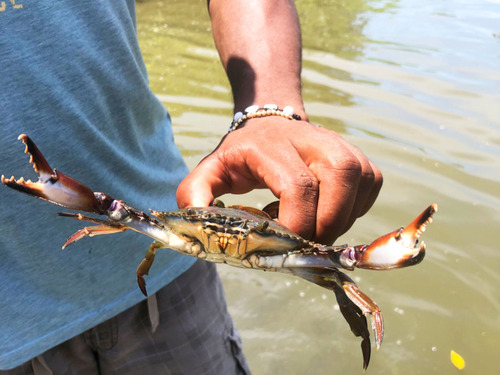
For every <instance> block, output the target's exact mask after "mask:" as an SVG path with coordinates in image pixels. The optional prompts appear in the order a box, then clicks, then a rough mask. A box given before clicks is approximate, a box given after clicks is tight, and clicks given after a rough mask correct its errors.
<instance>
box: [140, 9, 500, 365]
mask: <svg viewBox="0 0 500 375" xmlns="http://www.w3.org/2000/svg"><path fill="white" fill-rule="evenodd" d="M137 7H138V29H139V34H140V39H141V44H142V48H143V52H144V55H145V59H146V63H147V65H148V69H149V71H150V79H151V86H152V88H153V90H154V91H155V92H156V93H157V94H158V96H159V97H160V98H161V100H162V101H163V102H164V103H165V105H166V106H167V107H168V108H169V109H170V112H171V114H172V118H173V123H174V131H175V135H176V141H177V143H178V145H179V147H180V148H181V150H182V152H183V154H184V156H185V158H186V161H187V162H188V164H189V165H190V166H191V167H194V166H195V165H196V163H197V162H198V161H199V160H200V159H201V158H202V157H203V156H204V155H205V154H207V153H209V152H210V151H211V150H212V149H213V148H214V147H215V146H216V145H217V143H218V142H219V140H220V138H221V137H222V135H223V134H224V132H225V131H226V129H227V126H228V124H229V122H230V119H231V116H232V104H231V95H230V91H229V87H228V84H227V81H226V78H225V75H224V72H223V70H222V67H221V65H220V63H219V61H218V59H217V53H216V51H215V50H214V47H213V42H212V40H211V32H210V22H209V19H208V15H207V12H206V2H205V1H202V0H182V1H157V0H149V1H144V2H138V4H137ZM297 7H298V10H299V13H300V15H301V20H302V29H303V43H304V71H303V80H304V98H305V104H306V110H307V111H308V114H309V116H310V118H311V120H312V121H313V122H316V123H318V124H320V125H322V126H324V127H327V128H330V129H332V130H335V131H337V132H339V133H340V134H342V136H343V137H345V138H346V139H347V140H349V141H350V142H351V143H353V144H355V145H356V146H358V147H359V148H360V149H361V150H362V151H363V152H364V153H365V154H366V155H368V156H369V157H370V158H371V159H372V160H373V161H375V163H376V164H377V165H378V166H379V168H380V169H381V170H382V172H383V174H384V187H383V189H382V191H381V193H380V196H379V198H378V200H377V202H376V203H375V205H374V207H373V208H372V210H371V211H370V212H369V213H368V214H367V215H365V217H363V218H361V219H360V220H358V221H357V222H356V224H355V225H354V227H353V228H352V229H351V230H350V231H349V232H348V233H347V234H346V235H344V236H343V237H342V238H341V239H339V241H338V243H346V242H347V243H351V244H359V243H366V242H369V241H371V240H372V239H374V238H376V237H378V236H379V235H381V234H383V233H386V232H388V231H391V230H393V229H395V228H397V227H399V226H400V225H405V224H407V223H408V222H409V221H410V220H411V219H412V218H413V217H414V216H416V215H417V214H418V213H419V212H420V211H421V210H423V209H424V208H425V207H426V206H427V205H428V204H430V203H432V202H437V203H438V204H439V212H438V213H437V215H436V217H435V220H434V223H433V224H432V225H431V226H430V227H429V228H428V229H427V231H426V233H425V234H424V240H425V242H426V243H427V248H428V251H427V256H426V259H425V260H424V262H423V263H422V264H420V265H418V266H417V267H413V268H408V269H403V270H396V271H390V272H370V271H364V270H356V271H355V272H353V273H350V275H351V276H352V277H353V278H354V279H355V280H356V282H357V283H358V285H359V286H360V288H361V289H363V290H364V291H366V292H367V293H368V294H369V295H370V296H371V297H372V298H373V299H374V300H376V301H377V303H378V304H379V306H380V307H381V309H382V311H383V314H384V318H385V325H386V334H385V337H384V342H383V345H382V349H381V350H380V351H379V352H375V351H374V352H373V353H372V362H371V364H370V367H369V369H368V371H369V374H437V373H439V374H454V373H456V371H458V370H457V369H456V368H455V367H454V366H453V365H452V363H451V361H450V350H452V349H453V350H455V351H456V352H458V353H459V354H461V355H462V356H463V358H464V359H465V361H466V367H465V369H464V370H463V373H469V374H479V373H481V374H500V358H499V356H498V343H499V342H500V328H499V327H500V298H499V297H500V293H499V291H498V290H499V287H500V276H499V274H498V270H499V269H500V250H499V249H498V245H497V243H496V242H497V241H498V238H497V236H496V235H497V234H498V231H499V230H500V225H499V223H500V210H499V209H500V183H499V182H500V68H499V67H500V2H499V1H498V0H490V1H487V0H481V1H466V0H463V1H460V0H446V1H432V2H430V1H428V2H422V1H417V0H401V1H362V0H352V1H339V2H333V1H331V0H328V1H326V0H299V1H297ZM272 199H273V197H272V195H271V194H269V193H268V192H265V191H257V192H253V193H251V194H249V195H247V196H238V197H225V200H226V201H228V202H238V203H244V204H249V205H254V206H260V207H261V206H262V205H264V204H266V203H268V202H269V201H271V200H272ZM219 270H220V272H221V275H222V278H223V281H224V284H225V288H226V293H227V298H228V304H229V307H230V310H231V312H232V314H233V316H234V319H235V321H236V324H237V326H238V328H239V330H240V332H241V334H242V337H243V341H244V349H245V352H246V355H247V358H248V360H249V363H250V366H251V368H252V371H253V372H254V374H271V373H274V374H306V373H307V374H346V373H348V374H351V373H354V374H356V373H361V371H362V360H361V350H360V348H359V340H358V339H357V338H354V337H353V336H352V334H351V332H350V331H349V328H348V326H347V324H346V323H345V321H344V320H343V318H342V317H341V315H340V312H339V311H338V307H337V305H336V301H335V297H334V296H333V294H331V293H328V292H327V291H325V290H323V289H321V288H319V287H316V286H314V285H312V284H308V283H306V282H303V281H301V280H298V279H295V278H293V277H287V276H286V275H275V274H268V273H263V272H251V271H245V270H238V269H235V268H232V267H228V266H221V267H220V268H219Z"/></svg>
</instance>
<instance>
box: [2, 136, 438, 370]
mask: <svg viewBox="0 0 500 375" xmlns="http://www.w3.org/2000/svg"><path fill="white" fill-rule="evenodd" d="M19 139H20V140H22V141H23V142H24V144H25V145H26V149H25V152H26V153H28V154H30V155H31V159H30V162H31V163H33V167H34V169H35V171H36V172H37V173H39V180H38V181H37V182H31V181H25V180H24V178H22V177H21V178H20V179H18V180H16V179H15V178H14V177H11V178H10V179H7V178H5V177H4V176H2V178H1V180H2V183H3V184H5V185H6V186H8V187H10V188H13V189H15V190H18V191H21V192H24V193H27V194H29V195H32V196H34V197H37V198H40V199H44V200H46V201H49V202H52V203H55V204H58V205H61V206H64V207H67V208H70V209H74V210H81V211H86V212H92V213H95V214H99V215H104V216H107V220H103V219H99V218H96V217H90V216H86V215H82V214H80V213H78V214H74V213H62V214H59V215H61V216H66V217H73V218H76V219H78V220H83V221H87V222H91V223H94V224H96V225H94V226H90V227H85V228H83V229H81V230H79V231H78V232H76V233H75V234H73V235H72V236H71V237H69V239H68V240H67V241H66V242H65V243H64V245H63V248H64V247H65V246H67V245H69V244H72V243H74V242H75V241H78V240H80V239H82V238H83V237H85V236H90V237H93V236H97V235H105V234H110V233H119V232H123V231H125V230H128V229H132V230H134V231H137V232H139V233H142V234H145V235H147V236H149V237H151V238H153V239H154V242H153V243H152V244H151V246H150V247H149V249H148V250H147V252H146V255H145V257H144V259H143V260H142V262H141V263H140V264H139V267H138V268H137V272H136V273H137V281H138V284H139V288H140V290H141V291H142V293H144V295H147V292H146V282H145V279H144V276H145V275H147V274H148V272H149V270H150V268H151V265H152V263H153V261H154V257H155V254H156V251H157V250H158V249H161V248H169V249H172V250H175V251H178V252H180V253H182V254H186V255H190V256H194V257H197V258H200V259H204V260H207V261H210V262H218V263H227V264H229V265H232V266H236V267H242V268H252V269H260V270H266V271H277V272H284V273H290V274H293V275H296V276H298V277H301V278H303V279H305V280H307V281H310V282H312V283H314V284H317V285H319V286H321V287H324V288H326V289H329V290H332V291H333V292H334V293H335V296H336V298H337V301H338V304H339V307H340V311H341V312H342V314H343V316H344V317H345V319H346V320H347V322H348V324H349V326H350V328H351V331H352V332H353V333H354V335H355V336H360V337H361V338H362V341H361V349H362V354H363V369H365V370H366V368H367V367H368V364H369V361H370V354H371V344H370V334H369V330H368V324H367V320H366V316H369V317H370V318H371V326H372V329H373V331H374V334H375V343H376V347H377V349H379V348H380V345H381V343H382V337H383V333H384V328H383V320H382V314H381V312H380V309H379V307H378V306H377V304H376V303H375V302H374V301H373V300H372V299H371V298H370V297H368V296H367V295H366V294H365V293H363V292H362V291H361V290H360V289H359V288H358V286H357V285H356V283H355V282H354V281H353V280H352V279H351V278H350V277H348V276H347V275H346V274H344V273H343V272H341V271H340V269H345V270H354V268H365V269H376V270H386V269H393V268H401V267H407V266H411V265H415V264H418V263H420V262H421V261H422V259H423V258H424V255H425V244H424V243H423V242H420V243H419V237H420V235H421V233H422V232H423V231H424V230H425V227H426V225H427V224H428V223H429V222H431V221H432V215H433V214H434V212H436V211H437V205H436V204H432V205H430V206H429V207H428V208H427V209H426V210H424V211H423V212H422V213H421V214H420V215H419V216H418V217H417V218H416V219H415V220H414V221H413V222H412V223H410V224H409V225H408V226H407V227H406V228H399V229H397V230H395V231H393V232H391V233H388V234H386V235H384V236H382V237H380V238H378V239H376V240H375V241H373V242H372V243H371V244H369V245H357V246H349V245H341V246H327V245H323V244H319V243H315V242H312V241H308V240H306V239H304V238H302V237H300V236H299V235H297V234H296V233H293V232H292V231H290V230H288V229H287V228H285V227H284V226H282V225H280V224H279V223H278V222H277V221H276V220H274V219H276V217H277V211H278V203H277V202H275V203H272V204H270V205H268V206H267V207H265V208H264V209H263V210H258V209H256V208H252V207H245V206H229V207H224V206H223V205H222V204H221V203H220V202H216V203H215V204H214V205H213V206H210V207H190V208H186V209H182V210H177V211H170V212H161V211H151V215H148V214H146V213H145V212H143V211H141V210H138V209H136V208H134V207H131V206H129V205H128V204H126V203H125V202H124V201H121V200H116V199H114V198H112V197H111V196H110V195H108V194H106V193H100V192H93V191H92V190H91V189H90V188H89V187H87V186H85V185H84V184H82V183H81V182H79V181H77V180H75V179H73V178H71V177H69V176H67V175H65V174H63V173H62V172H60V171H58V170H55V169H52V168H51V167H50V165H49V163H48V162H47V161H46V160H45V158H44V156H43V155H42V153H41V152H40V150H39V149H38V148H37V146H36V145H35V143H34V142H33V141H32V140H31V139H30V138H29V137H28V136H27V135H24V134H22V135H20V136H19Z"/></svg>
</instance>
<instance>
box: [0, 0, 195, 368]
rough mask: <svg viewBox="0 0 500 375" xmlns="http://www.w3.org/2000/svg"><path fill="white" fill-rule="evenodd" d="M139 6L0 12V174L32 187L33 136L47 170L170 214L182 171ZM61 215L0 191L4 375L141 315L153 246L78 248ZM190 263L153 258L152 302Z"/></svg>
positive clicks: (10, 7) (109, 238)
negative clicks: (153, 77)
mask: <svg viewBox="0 0 500 375" xmlns="http://www.w3.org/2000/svg"><path fill="white" fill-rule="evenodd" d="M134 7H135V4H134V0H113V1H101V0H97V1H90V2H89V1H74V0H60V1H30V0H16V1H0V129H1V133H0V134H1V136H0V174H4V175H5V176H6V177H10V176H11V175H14V176H16V177H20V176H24V177H29V178H32V179H36V178H37V177H36V174H35V172H34V171H33V169H32V166H31V165H30V164H29V163H28V159H29V158H28V156H27V155H25V154H23V150H24V145H22V144H21V143H20V142H19V141H17V136H18V135H19V134H21V133H26V134H28V135H29V136H30V137H31V138H32V139H33V140H34V141H35V143H36V144H37V145H38V147H39V148H40V149H41V151H42V152H43V153H44V155H45V156H46V158H47V160H48V162H49V163H50V164H51V166H52V167H53V168H57V169H59V170H61V171H62V172H64V173H66V174H68V175H70V176H72V177H74V178H76V179H78V180H80V181H82V182H84V183H85V184H87V185H88V186H89V187H91V188H92V189H93V190H94V191H102V192H106V193H108V194H110V195H111V196H113V197H114V198H116V199H123V200H125V201H126V202H127V203H129V204H131V205H132V206H135V207H137V208H139V209H142V210H147V209H148V208H154V209H158V210H172V209H176V202H175V191H176V188H177V185H178V184H179V182H180V181H181V180H182V178H183V177H184V176H185V175H186V173H187V168H186V166H185V164H184V162H183V160H182V157H181V155H180V154H179V152H178V150H177V148H176V147H175V145H174V140H173V135H172V129H171V126H170V118H169V116H168V113H167V112H166V110H165V109H164V108H163V106H162V104H161V103H160V102H159V101H158V100H157V99H156V97H155V96H154V94H153V93H152V92H151V90H150V89H149V87H148V80H147V73H146V69H145V65H144V62H143V60H142V57H141V53H140V50H139V46H138V42H137V35H136V24H135V8H134ZM60 211H67V210H65V209H63V208H61V207H57V206H54V205H51V204H49V203H47V202H44V201H40V200H37V199H34V198H31V197H28V196H26V195H23V194H21V193H18V192H15V191H14V190H11V189H8V188H5V187H2V186H0V285H1V288H0V369H7V368H11V367H15V366H17V365H20V364H21V363H22V362H24V361H27V360H29V359H31V358H32V357H34V356H37V355H38V354H40V353H42V352H44V351H46V350H47V349H49V348H51V347H53V346H55V345H57V344H59V343H60V342H63V341H65V340H67V339H69V338H71V337H73V336H75V335H77V334H79V333H80V332H82V331H84V330H86V329H89V328H91V327H93V326H95V325H96V324H98V323H100V322H102V321H104V320H107V319H109V318H111V317H112V316H114V315H116V314H118V313H119V312H121V311H123V310H124V309H126V308H128V307H130V306H132V305H134V304H136V303H137V302H139V301H140V300H142V299H143V298H144V297H143V295H142V294H141V292H140V290H139V289H138V287H137V283H136V277H135V270H136V268H137V266H138V264H139V263H140V261H141V260H142V259H143V257H144V253H145V251H146V250H147V247H148V245H149V244H150V242H151V240H150V239H149V238H147V237H145V236H141V235H140V234H138V233H135V232H132V231H127V232H125V233H122V234H113V235H105V236H98V237H95V238H92V239H90V238H84V239H82V240H81V241H79V242H77V243H75V244H73V245H71V246H70V247H68V248H67V249H66V250H64V251H62V250H61V245H62V244H63V243H64V241H65V240H66V239H67V238H68V237H69V236H70V235H71V234H73V233H74V232H75V231H76V230H78V229H80V228H82V227H83V226H84V225H85V223H84V222H80V221H77V220H72V219H68V218H62V217H57V216H56V213H57V212H60ZM193 262H194V258H190V257H186V256H183V255H179V254H177V253H175V252H173V251H171V250H164V251H160V252H158V254H157V256H156V260H155V263H154V264H153V267H152V269H151V272H150V276H148V277H147V283H148V291H149V292H150V293H154V292H155V291H157V290H158V289H159V288H161V287H162V286H164V285H166V284H167V283H168V282H170V281H171V280H172V279H174V278H175V277H177V276H178V275H179V274H181V273H182V272H184V271H185V270H186V269H187V268H189V267H190V266H191V265H192V263H193Z"/></svg>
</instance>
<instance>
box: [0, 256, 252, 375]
mask: <svg viewBox="0 0 500 375" xmlns="http://www.w3.org/2000/svg"><path fill="white" fill-rule="evenodd" d="M19 374H34V375H48V374H53V375H64V374H72V375H73V374H74V375H76V374H79V375H84V374H85V375H92V374H119V375H128V374H134V375H137V374H141V375H154V374H186V375H192V374H196V375H198V374H217V375H225V374H228V375H230V374H250V370H249V369H248V365H247V363H246V360H245V357H244V355H243V353H242V350H241V339H240V337H239V334H238V332H237V331H236V329H235V328H234V327H233V322H232V319H231V316H230V315H229V313H228V312H227V307H226V303H225V298H224V291H223V288H222V284H221V282H220V279H219V277H218V275H217V272H216V269H215V265H214V264H212V263H208V262H205V261H197V262H196V263H195V264H194V265H193V266H192V267H191V268H190V269H189V270H187V271H186V272H185V273H183V274H182V275H181V276H179V277H178V278H177V279H176V280H174V281H173V282H171V283H170V284H169V285H167V286H166V287H164V288H163V289H161V290H160V291H159V292H158V293H156V294H155V295H154V296H151V297H149V298H148V299H147V300H145V301H143V302H141V303H139V304H137V305H135V306H133V307H132V308H130V309H128V310H126V311H124V312H122V313H121V314H119V315H117V316H116V317H114V318H112V319H110V320H108V321H106V322H104V323H101V324H100V325H98V326H96V327H94V328H93V329H91V330H89V331H86V332H83V333H82V334H80V335H78V336H76V337H74V338H72V339H70V340H68V341H66V342H64V343H62V344H60V345H58V346H56V347H55V348H52V349H50V350H48V351H47V352H45V353H43V354H42V355H40V356H38V357H36V358H34V359H32V360H31V361H28V362H26V363H25V364H23V365H22V366H19V367H16V368H14V369H12V370H8V371H0V375H19Z"/></svg>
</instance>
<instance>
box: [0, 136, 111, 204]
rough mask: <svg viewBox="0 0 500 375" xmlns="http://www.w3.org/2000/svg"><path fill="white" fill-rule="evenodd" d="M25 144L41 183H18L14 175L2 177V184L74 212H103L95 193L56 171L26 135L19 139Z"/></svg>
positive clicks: (28, 181)
mask: <svg viewBox="0 0 500 375" xmlns="http://www.w3.org/2000/svg"><path fill="white" fill-rule="evenodd" d="M18 139H19V140H21V141H22V142H23V143H24V144H25V145H26V148H25V150H24V152H25V153H27V154H29V155H30V163H32V164H33V169H34V170H35V172H37V173H38V174H39V179H38V181H37V182H32V181H31V180H27V181H26V180H25V179H24V178H23V177H21V178H19V179H18V180H16V179H15V178H14V176H12V177H11V178H10V179H7V178H5V177H4V176H3V175H2V183H3V184H5V185H7V186H8V187H10V188H12V189H14V190H17V191H20V192H23V193H26V194H29V195H31V196H34V197H36V198H40V199H43V200H46V201H49V202H51V203H55V204H58V205H60V206H63V207H67V208H70V209H73V210H82V211H87V212H95V213H101V211H102V210H101V206H102V205H101V204H100V202H98V200H97V199H96V197H95V195H94V192H93V191H92V190H91V189H90V188H89V187H87V186H85V185H84V184H82V183H81V182H79V181H77V180H75V179H73V178H71V177H69V176H67V175H65V174H64V173H62V172H60V171H58V170H56V169H52V168H51V167H50V165H49V163H48V162H47V160H45V158H44V156H43V154H42V153H41V152H40V150H39V149H38V147H37V146H36V145H35V143H34V142H33V141H32V140H31V139H30V138H29V137H28V136H27V135H26V134H21V135H20V136H19V137H18Z"/></svg>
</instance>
